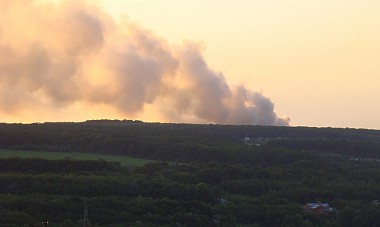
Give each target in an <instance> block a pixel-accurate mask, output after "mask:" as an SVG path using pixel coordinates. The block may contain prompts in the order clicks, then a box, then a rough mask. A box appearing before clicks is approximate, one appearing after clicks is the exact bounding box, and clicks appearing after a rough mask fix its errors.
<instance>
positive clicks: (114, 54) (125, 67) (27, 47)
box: [0, 0, 289, 125]
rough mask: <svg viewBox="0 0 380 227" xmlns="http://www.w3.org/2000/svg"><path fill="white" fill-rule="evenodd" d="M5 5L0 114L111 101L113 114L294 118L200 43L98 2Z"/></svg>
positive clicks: (93, 107)
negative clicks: (208, 55) (167, 34)
mask: <svg viewBox="0 0 380 227" xmlns="http://www.w3.org/2000/svg"><path fill="white" fill-rule="evenodd" d="M0 14H1V15H2V19H1V20H0V53H1V54H0V108H1V110H0V112H1V116H18V115H19V116H27V115H30V116H36V115H40V114H41V113H44V114H46V116H50V117H51V116H54V115H55V114H57V116H59V113H64V114H65V115H75V114H76V113H78V112H81V113H82V115H84V116H86V114H85V113H88V115H87V118H89V117H91V116H94V115H92V114H93V113H94V112H97V111H99V112H102V113H103V114H105V115H102V116H107V111H109V112H108V113H109V114H110V115H108V118H113V117H115V116H117V117H120V116H122V117H135V116H149V115H150V116H151V115H154V116H155V118H156V119H160V120H164V121H176V122H181V121H184V122H209V123H221V124H260V125H288V123H289V119H283V118H279V117H278V116H277V115H276V113H275V112H274V105H273V103H272V102H271V100H270V99H268V98H266V97H264V96H263V95H262V94H260V93H257V92H253V91H250V90H248V89H246V88H245V87H244V86H242V85H240V86H230V85H229V84H227V82H226V80H225V78H224V77H223V74H222V73H220V72H216V71H214V70H212V69H210V68H209V67H208V65H207V63H206V62H205V60H204V58H203V57H202V48H201V47H200V46H199V45H198V44H197V43H191V42H187V43H184V44H182V45H170V44H169V43H167V42H166V41H165V40H163V39H161V38H160V37H157V36H155V35H154V34H152V32H150V31H148V30H145V29H144V28H142V27H141V26H139V25H136V24H135V23H132V22H130V21H125V22H123V23H122V24H121V23H116V22H115V21H114V20H113V19H112V18H111V17H110V16H109V15H107V14H106V13H105V12H104V11H102V10H101V9H100V8H99V7H96V6H94V5H91V4H90V3H89V2H86V1H79V0H75V1H61V2H60V3H46V2H45V3H42V2H41V1H33V0H2V1H1V2H0ZM71 110H72V112H70V111H71ZM34 112H35V113H37V114H34V115H33V113H34ZM105 112H106V113H105ZM36 119H37V118H36ZM53 119H54V117H53ZM74 119H75V116H74ZM32 120H33V117H32ZM55 120H60V119H55Z"/></svg>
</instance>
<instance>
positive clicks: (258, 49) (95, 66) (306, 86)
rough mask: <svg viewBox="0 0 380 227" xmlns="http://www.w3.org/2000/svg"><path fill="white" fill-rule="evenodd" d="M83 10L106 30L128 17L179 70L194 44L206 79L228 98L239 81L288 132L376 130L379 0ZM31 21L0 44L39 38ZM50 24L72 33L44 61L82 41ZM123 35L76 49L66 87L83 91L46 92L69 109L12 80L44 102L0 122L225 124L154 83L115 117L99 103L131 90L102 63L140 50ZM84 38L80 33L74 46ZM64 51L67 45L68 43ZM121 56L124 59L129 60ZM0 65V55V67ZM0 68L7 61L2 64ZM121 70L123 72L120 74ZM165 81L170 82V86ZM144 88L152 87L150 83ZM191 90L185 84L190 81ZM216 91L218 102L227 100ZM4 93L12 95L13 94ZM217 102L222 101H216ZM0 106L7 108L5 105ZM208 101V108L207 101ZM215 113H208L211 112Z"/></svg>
mask: <svg viewBox="0 0 380 227" xmlns="http://www.w3.org/2000/svg"><path fill="white" fill-rule="evenodd" d="M6 2H7V1H6ZM38 2H42V3H44V4H45V3H47V2H55V4H57V3H58V4H61V3H64V2H75V1H63V0H62V1H61V0H38ZM0 4H3V3H0ZM92 4H96V5H97V7H99V8H100V10H99V11H103V10H104V12H106V13H102V14H101V15H102V16H101V20H102V21H103V20H104V21H105V22H104V23H105V24H107V26H108V24H112V23H115V25H110V26H108V27H107V29H108V30H112V29H113V28H112V26H121V27H122V26H123V24H124V23H125V21H128V22H127V23H128V24H135V25H136V27H138V28H139V29H140V28H142V29H145V30H146V31H145V30H144V32H143V33H144V34H153V35H148V36H149V37H150V36H152V37H153V38H152V40H153V41H154V42H157V43H161V44H163V45H165V46H166V45H167V47H165V48H166V49H165V50H169V49H170V50H171V51H172V52H171V54H172V56H173V57H174V58H176V59H179V60H178V61H180V63H179V65H181V64H182V63H181V62H182V59H185V60H186V58H185V57H186V56H185V55H184V54H183V53H182V54H181V48H182V45H184V43H187V42H195V43H197V44H196V46H197V48H199V49H200V51H201V52H202V55H203V58H204V60H205V61H206V62H207V65H208V68H210V69H211V70H212V72H210V73H211V74H212V75H216V76H218V75H223V76H224V78H225V81H226V83H227V84H228V85H229V86H230V87H231V88H230V90H231V92H232V93H233V96H232V98H230V99H231V100H235V98H236V99H237V96H235V95H236V93H235V90H234V88H233V86H235V85H236V86H240V85H243V86H244V87H245V88H246V89H247V90H252V91H258V92H260V93H261V94H262V95H264V96H265V97H269V98H270V100H271V101H272V102H273V103H274V106H275V109H274V111H275V112H276V114H277V115H278V116H279V118H284V119H285V116H289V117H290V119H291V121H290V125H292V126H298V125H301V126H318V127H354V128H374V129H380V117H379V116H380V105H379V104H378V103H379V101H378V100H380V89H379V87H380V62H379V61H380V14H379V12H380V1H378V0H334V1H328V0H320V1H305V0H289V1H283V0H272V1H262V0H236V1H230V0H183V1H178V0H162V1H156V0H139V1H136V0H96V1H88V4H87V5H86V4H85V5H86V7H88V5H92ZM45 5H46V4H45ZM68 5H69V4H68ZM45 7H46V8H45V9H44V10H42V11H39V13H40V12H46V14H49V13H51V11H50V10H48V9H49V8H48V7H49V6H45ZM0 9H1V8H0ZM24 11H26V9H24ZM24 11H21V10H20V11H18V12H17V15H18V16H17V17H20V18H21V19H20V20H21V21H28V20H27V19H25V20H23V19H22V18H23V17H26V18H28V17H31V16H32V15H34V14H33V13H32V14H28V13H25V12H24ZM95 11H96V10H95ZM59 12H60V13H62V17H65V16H67V14H65V13H66V11H62V12H61V11H59ZM24 13H25V14H24ZM107 14H108V15H107ZM36 15H37V16H36ZM36 15H35V16H33V17H34V20H41V21H43V20H44V19H43V16H38V15H39V14H36ZM68 15H70V14H68ZM97 15H100V14H97ZM73 16H77V15H73ZM40 17H41V18H40ZM54 17H55V16H54ZM10 18H11V17H10ZM55 18H56V20H57V21H58V22H57V23H61V22H60V20H61V17H55ZM34 20H31V21H30V23H27V24H17V25H15V26H8V27H9V28H7V29H4V30H3V29H0V31H2V32H0V42H1V40H2V37H6V38H4V40H5V39H7V34H8V32H9V34H11V35H9V37H15V39H14V40H13V39H12V41H9V42H11V43H13V44H12V45H14V46H16V45H19V44H20V43H21V44H22V45H30V43H27V42H26V41H25V40H24V39H26V37H32V38H31V39H30V40H32V41H33V40H35V37H38V35H39V34H40V33H43V30H39V29H40V27H34V25H33V21H34ZM110 21H116V22H110ZM7 23H8V24H9V23H15V22H14V21H13V22H12V18H11V19H9V21H8V18H7V19H6V20H4V21H3V22H2V23H1V24H0V26H2V27H4V26H5V25H6V24H7ZM41 23H42V22H41ZM41 23H40V24H39V25H41ZM48 23H50V22H43V23H42V28H46V27H47V28H50V27H51V26H50V25H49V24H48ZM51 23H53V22H51ZM60 25H62V27H64V26H68V28H70V29H74V30H70V31H68V32H67V33H66V34H67V35H68V36H67V37H66V38H64V40H66V39H67V45H66V46H65V47H64V48H63V49H65V50H60V48H54V50H53V51H50V52H49V53H48V54H49V56H50V55H51V56H60V57H62V56H63V55H62V53H61V52H64V51H66V50H68V49H70V48H71V49H72V51H75V49H76V48H77V46H76V45H80V42H82V41H83V40H79V39H78V40H75V39H73V37H72V36H71V35H70V34H72V33H74V32H75V29H81V27H75V26H71V25H67V24H65V23H62V24H60ZM24 27H26V28H28V29H25V31H27V32H24V33H23V35H22V36H20V35H12V34H18V33H20V31H21V30H23V28H24ZM11 28H12V29H11ZM139 29H137V30H136V31H137V33H138V34H137V33H136V34H137V35H139V34H140V33H139V32H140V30H139ZM115 30H117V29H115ZM126 30H128V29H125V32H126V33H128V34H127V36H124V35H123V34H122V33H123V32H122V30H117V32H116V33H112V34H114V35H112V37H111V36H105V37H103V38H104V40H105V41H112V42H109V43H113V44H112V45H111V44H107V46H106V47H105V49H104V50H103V49H102V50H100V51H99V52H96V53H97V54H91V53H89V52H86V51H87V50H85V49H84V50H83V51H84V52H86V56H87V57H86V58H83V59H86V60H83V59H82V60H83V61H82V60H81V59H78V61H80V63H81V65H82V66H83V70H82V68H81V69H80V72H79V70H78V74H80V75H81V76H80V77H78V78H76V79H75V81H74V82H73V83H77V82H78V81H79V82H82V81H87V82H86V83H88V84H87V86H88V87H89V88H88V89H84V90H83V92H85V94H82V93H81V98H76V99H72V98H70V96H69V95H68V94H54V95H56V96H54V97H55V98H56V99H59V98H60V97H61V96H64V97H65V102H66V101H67V100H69V101H70V105H67V106H65V108H58V109H54V110H52V104H51V98H49V97H48V94H50V93H49V91H48V88H41V89H40V88H38V89H37V88H34V87H32V88H31V86H36V87H38V85H33V84H31V83H29V82H25V81H27V80H21V79H20V82H18V84H19V86H20V87H19V88H20V89H21V88H22V87H21V86H24V85H23V84H24V83H27V85H28V88H30V89H31V91H32V93H31V95H32V96H37V95H38V97H39V99H38V103H49V104H48V105H45V106H43V107H41V108H37V109H34V110H33V111H31V110H32V108H31V107H29V106H28V105H33V104H35V101H33V102H30V103H33V104H30V103H29V104H27V105H26V106H27V107H26V109H20V110H19V111H16V112H12V111H6V112H4V111H3V112H0V117H1V121H11V122H19V121H21V122H30V121H61V120H74V121H80V120H85V119H89V118H139V119H141V120H145V121H189V122H200V123H204V122H209V119H219V120H216V121H215V122H223V123H231V122H232V120H231V119H230V117H224V116H217V115H218V114H217V113H215V114H214V115H215V116H208V115H207V114H206V113H204V112H202V111H201V110H199V109H200V106H202V105H203V104H200V103H199V102H200V101H199V100H198V99H197V100H196V101H192V102H191V101H189V100H185V101H189V102H190V103H191V105H194V108H193V109H187V108H185V107H182V106H181V105H185V104H178V103H177V101H176V100H172V98H171V96H170V95H167V93H166V92H165V89H167V88H163V87H162V86H161V85H160V86H155V87H154V88H147V89H148V90H146V96H144V101H142V103H143V104H141V103H140V104H141V105H142V106H141V105H140V106H136V108H140V109H144V110H145V111H142V112H136V113H135V112H133V111H132V112H131V113H130V114H128V115H125V114H123V113H121V112H120V111H118V110H117V109H115V108H113V107H112V106H109V105H107V102H109V101H110V100H113V99H112V98H113V97H114V95H115V94H116V93H117V92H121V91H125V90H133V89H134V87H133V86H132V87H126V88H125V87H120V88H119V87H118V84H119V82H120V81H119V75H118V74H117V72H116V70H117V69H119V68H120V67H121V66H120V65H118V64H113V63H112V62H110V60H109V59H113V58H116V56H118V55H117V53H115V52H113V51H109V50H114V49H120V48H132V47H130V46H128V45H127V44H128V43H133V45H136V47H133V48H137V47H138V48H140V47H141V45H148V44H147V43H144V44H141V43H139V41H136V40H138V39H139V38H138V37H137V36H136V35H133V34H132V33H133V32H136V31H134V30H133V31H132V33H131V31H126ZM112 31H113V30H112ZM145 32H146V33H145ZM4 34H5V35H4ZM46 34H47V35H49V36H50V37H51V38H49V39H48V38H46V37H44V38H43V39H44V40H46V42H49V43H50V46H55V45H58V46H60V45H64V44H62V42H61V41H62V36H61V35H57V37H54V35H55V33H54V31H53V32H51V31H50V32H47V33H46ZM46 34H45V35H46ZM86 34H87V33H86ZM88 34H91V33H88ZM88 34H87V35H88ZM131 34H132V35H131ZM58 36H59V37H58ZM125 37H127V38H125ZM91 39H92V38H91V36H89V37H88V38H86V39H84V40H91ZM9 40H10V39H9ZM57 40H58V41H57ZM73 40H74V41H73ZM152 40H150V41H152ZM148 41H149V40H148ZM153 41H152V42H153ZM9 42H8V40H6V42H5V41H4V43H9ZM83 42H85V41H83ZM86 42H87V41H86ZM86 42H85V43H86ZM93 42H94V45H97V44H96V42H97V40H95V39H94V40H93ZM68 45H72V47H71V46H68ZM86 45H87V44H86ZM99 45H100V44H99ZM139 45H140V46H139ZM186 45H187V44H186ZM186 45H185V46H186ZM177 46H179V47H177ZM0 47H1V46H0ZM91 48H92V47H91ZM107 48H108V49H107ZM133 48H132V49H133ZM182 49H183V48H182ZM60 51H61V52H60ZM157 51H158V50H157ZM58 52H59V54H58ZM33 53H34V52H33ZM81 53H82V52H81ZM94 53H95V52H94ZM128 53H130V52H128ZM138 54H139V55H141V56H142V57H143V58H144V59H148V60H149V54H151V53H148V52H144V50H142V49H141V50H140V49H139V52H138ZM153 54H154V53H153ZM21 55H22V54H21ZM98 55H99V56H100V57H99V56H98ZM88 56H90V57H88ZM123 56H124V55H123ZM160 56H161V55H160ZM124 57H126V58H129V57H130V58H132V57H131V56H130V54H128V55H125V56H124ZM107 59H108V60H107ZM133 59H135V58H133ZM160 59H161V57H160ZM56 60H57V61H58V62H60V64H70V63H69V62H68V61H69V60H67V59H66V58H65V57H62V59H60V58H59V59H58V58H57V59H56ZM148 60H147V62H148V63H149V61H148ZM161 60H162V61H163V62H164V64H165V67H164V69H163V70H164V71H165V70H166V71H165V72H164V73H163V74H165V75H169V74H170V75H171V74H173V71H171V70H172V68H171V67H174V68H175V67H177V66H174V65H175V63H170V62H167V61H169V60H168V59H166V60H165V59H161ZM161 60H160V61H161ZM185 60H184V61H185ZM1 61H2V60H1V59H0V69H1V67H2V65H1ZM147 62H145V63H144V64H147ZM4 64H5V63H4ZM6 64H11V63H9V62H8V61H7V63H6ZM149 64H150V63H149ZM172 64H173V65H172ZM110 65H111V66H112V67H114V68H113V69H112V70H114V71H112V72H109V71H108V68H107V67H108V66H110ZM118 67H119V68H118ZM178 67H181V66H178ZM128 70H132V69H130V68H128ZM133 70H135V69H133ZM157 70H160V69H157ZM135 71H136V70H135ZM135 71H131V73H135ZM59 72H60V71H59ZM76 72H77V71H76ZM84 72H86V73H87V74H86V73H84ZM184 72H185V73H186V69H182V68H181V69H178V72H177V71H176V72H175V73H174V74H175V75H177V74H178V73H184ZM192 73H194V72H189V74H192ZM88 77H91V80H87V79H88ZM173 78H174V77H170V76H165V77H164V79H163V80H165V81H167V82H165V83H164V84H165V86H169V87H171V86H172V85H173V86H174V84H176V85H179V84H182V85H183V86H184V84H186V83H184V81H186V77H181V78H178V76H177V77H176V79H173ZM153 79H154V78H153ZM153 79H152V80H153ZM123 80H124V79H123ZM171 80H176V81H177V82H176V83H174V84H170V82H169V81H171ZM4 81H5V82H4ZM0 82H4V83H8V84H9V83H11V82H9V81H8V80H7V79H2V77H0ZM79 82H78V83H79ZM129 82H130V81H129ZM129 82H126V83H129ZM148 82H149V83H154V81H148ZM194 83H195V82H194ZM20 84H21V85H20ZM191 85H193V82H191V83H190V86H191ZM222 85H223V84H222ZM105 87H108V88H109V89H108V91H107V92H105V94H104V97H98V96H100V95H99V94H96V93H95V92H93V89H95V90H96V88H99V90H102V89H103V90H104V88H105ZM221 87H223V86H221ZM0 88H1V89H3V91H2V92H3V93H6V92H7V91H6V90H5V89H9V86H8V87H7V86H5V85H2V86H0ZM49 88H50V87H49ZM90 88H91V89H90ZM44 89H45V90H44ZM157 89H159V92H160V96H157V97H155V98H154V99H153V98H151V97H150V95H152V94H151V92H155V91H157ZM186 89H187V88H186ZM103 90H102V91H103ZM81 92H82V91H81ZM176 92H177V93H175V94H176V95H179V96H180V95H181V94H182V93H181V91H176ZM39 93H41V95H40V94H39ZM227 93H228V92H227ZM7 94H8V93H7ZM0 95H1V94H0ZM29 95H30V94H29ZM29 95H28V96H27V98H28V97H29ZM60 95H61V96H60ZM65 95H66V96H65ZM224 95H226V97H227V96H228V94H224ZM13 96H15V97H16V98H19V97H18V96H17V95H13ZM13 96H12V97H13ZM45 96H46V97H45ZM82 96H83V97H82ZM41 97H42V98H41ZM23 98H25V97H23ZM223 98H224V99H226V98H225V97H224V96H223ZM83 100H85V101H83ZM123 100H127V101H130V99H129V98H128V97H123ZM181 100H182V99H181ZM183 100H184V99H183ZM231 100H228V101H223V105H224V106H227V107H228V108H230V109H231V110H229V114H230V115H234V116H235V115H237V112H236V111H235V110H236V106H234V107H232V106H231V105H232V104H231V103H232V102H233V101H231ZM3 102H4V103H7V102H9V100H5V101H3ZM212 104H213V105H214V104H215V105H217V103H215V102H214V103H212ZM0 105H1V99H0ZM54 105H55V104H54ZM54 105H53V106H54ZM65 105H66V103H65ZM112 105H113V106H114V107H115V106H116V107H117V108H122V109H123V110H125V109H126V108H127V109H128V108H129V107H128V106H127V107H126V106H123V104H121V103H119V102H114V103H112ZM136 105H137V104H136ZM166 105H170V106H173V105H174V106H175V108H179V110H178V113H181V114H184V115H186V117H178V116H176V117H174V116H173V118H171V117H170V116H172V114H173V113H167V110H165V108H164V107H165V106H166ZM189 105H190V104H189ZM219 106H220V105H219ZM54 108H55V107H54ZM84 110H86V111H84ZM128 110H129V109H128ZM215 110H216V111H218V109H215ZM234 111H235V112H234ZM44 113H45V114H44ZM194 113H196V114H195V115H196V116H195V115H194ZM194 116H195V117H194ZM223 117H224V118H223ZM220 119H224V120H220Z"/></svg>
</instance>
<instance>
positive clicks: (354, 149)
mask: <svg viewBox="0 0 380 227" xmlns="http://www.w3.org/2000/svg"><path fill="white" fill-rule="evenodd" d="M268 145H270V146H272V147H281V148H288V149H292V150H306V151H317V152H326V153H327V152H328V153H334V154H341V155H349V156H352V157H359V158H371V159H380V143H379V142H373V141H353V140H343V139H340V140H334V139H292V140H271V141H269V142H268Z"/></svg>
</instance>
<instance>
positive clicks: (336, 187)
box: [0, 158, 380, 226]
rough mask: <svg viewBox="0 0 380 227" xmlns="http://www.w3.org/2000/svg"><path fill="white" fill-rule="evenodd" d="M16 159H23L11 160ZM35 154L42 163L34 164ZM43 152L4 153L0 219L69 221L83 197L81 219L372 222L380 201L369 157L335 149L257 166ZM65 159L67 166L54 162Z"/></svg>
mask: <svg viewBox="0 0 380 227" xmlns="http://www.w3.org/2000/svg"><path fill="white" fill-rule="evenodd" d="M20 160H22V161H23V163H24V164H25V165H26V166H29V167H28V168H25V169H20V166H19V165H17V163H20ZM43 161H47V162H50V163H51V165H47V166H45V168H43V169H41V168H40V167H39V166H38V165H36V164H35V163H42V164H43ZM43 161H42V159H14V158H10V159H1V160H0V162H1V163H8V164H7V166H8V167H7V168H6V171H2V172H1V173H0V211H1V214H2V215H0V223H2V224H4V225H5V224H15V225H21V224H28V225H33V224H35V223H38V222H40V221H42V220H49V222H50V223H51V224H54V223H55V224H56V225H58V226H59V225H61V226H70V225H68V223H71V224H72V226H75V223H77V224H78V225H79V224H81V223H82V222H83V220H82V219H83V210H84V208H85V206H87V207H88V210H89V217H90V220H91V222H92V223H93V224H98V225H101V226H104V225H110V224H125V225H132V226H133V225H137V226H138V225H143V226H149V225H152V226H154V225H167V226H171V225H183V226H236V225H243V224H250V225H253V224H255V225H256V226H287V225H290V224H292V225H293V226H317V225H319V226H322V225H323V226H325V225H330V226H338V225H341V226H354V225H353V224H352V223H368V225H366V226H373V225H374V224H376V223H379V221H380V219H379V217H380V207H378V206H376V205H372V204H371V201H372V200H374V199H376V198H380V183H379V182H380V181H379V180H380V179H379V178H380V166H379V164H378V163H376V162H368V161H366V162H365V163H363V162H350V161H347V160H343V159H339V158H336V159H331V160H330V161H329V162H326V161H325V162H313V161H307V160H306V161H295V162H293V163H291V164H288V165H270V166H266V167H262V166H259V165H257V166H251V165H243V164H223V163H217V162H212V163H207V164H204V163H203V164H201V163H199V164H195V163H193V164H175V163H166V162H164V163H162V162H161V163H160V162H157V163H149V164H146V165H145V166H142V167H139V168H136V169H128V168H127V167H123V166H119V165H116V167H115V168H109V166H114V165H115V163H107V162H106V164H101V163H104V161H102V160H99V161H90V160H87V161H75V160H68V159H66V160H43ZM12 163H16V164H15V165H12ZM65 164H67V165H68V166H71V167H72V169H64V170H62V171H57V168H58V169H59V168H60V167H59V165H63V166H64V165H65ZM57 166H58V167H57ZM94 166H96V167H94ZM34 168H35V169H34ZM312 201H323V202H329V203H330V205H331V206H332V207H334V208H335V209H336V213H334V215H332V216H329V217H325V216H315V215H311V214H308V213H304V212H303V211H302V208H301V206H302V205H303V204H305V203H306V202H312ZM65 223H66V224H65ZM348 223H351V224H352V225H351V224H350V225H347V224H348ZM64 224H65V225H64Z"/></svg>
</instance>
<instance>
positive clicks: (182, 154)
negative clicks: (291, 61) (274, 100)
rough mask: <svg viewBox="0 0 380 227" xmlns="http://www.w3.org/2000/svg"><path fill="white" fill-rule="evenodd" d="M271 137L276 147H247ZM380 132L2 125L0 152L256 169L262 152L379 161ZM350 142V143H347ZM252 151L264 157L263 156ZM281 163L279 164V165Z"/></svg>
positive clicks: (97, 124) (131, 123) (105, 124)
mask: <svg viewBox="0 0 380 227" xmlns="http://www.w3.org/2000/svg"><path fill="white" fill-rule="evenodd" d="M245 137H250V138H251V139H252V141H255V139H257V138H267V140H268V141H269V143H268V144H269V145H271V147H272V148H270V147H266V148H261V147H257V146H247V145H246V144H244V143H243V142H242V139H243V138H245ZM379 141H380V131H376V130H364V129H363V130H359V129H334V128H305V127H297V128H293V127H267V126H244V125H242V126H234V125H191V124H161V123H143V122H140V121H116V120H115V121H109V120H101V121H87V122H82V123H43V124H0V148H3V149H14V150H32V151H33V150H39V151H41V150H42V151H68V152H72V151H75V152H93V153H105V154H123V155H129V156H135V157H143V158H149V159H157V160H163V161H177V162H204V163H207V162H209V161H217V162H224V163H245V164H255V160H258V159H260V157H261V156H262V155H263V152H261V151H265V152H268V151H269V152H274V153H276V152H277V151H279V150H280V152H279V153H281V152H282V151H281V149H282V148H290V149H296V150H312V151H326V152H333V153H340V154H347V155H362V156H363V157H378V156H379V155H378V153H380V152H378V151H379V149H380V143H379ZM345 143H346V144H345ZM254 152H259V153H260V152H261V153H260V155H259V156H260V157H258V156H255V155H254V154H252V153H254ZM278 164H280V163H278Z"/></svg>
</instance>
